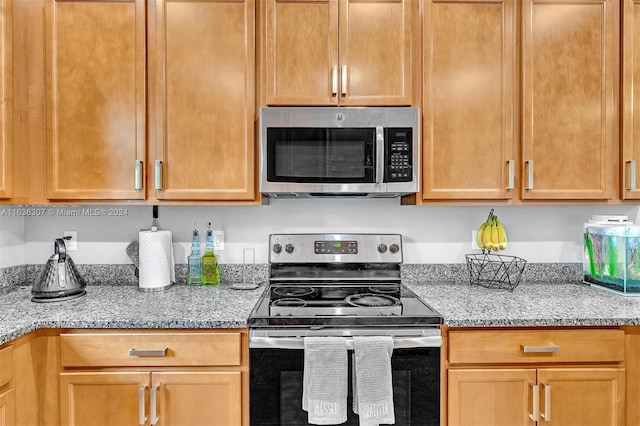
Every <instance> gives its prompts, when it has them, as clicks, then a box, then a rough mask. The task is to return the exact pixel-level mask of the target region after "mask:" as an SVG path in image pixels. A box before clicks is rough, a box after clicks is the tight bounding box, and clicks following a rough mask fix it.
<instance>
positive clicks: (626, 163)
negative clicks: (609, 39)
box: [621, 0, 640, 199]
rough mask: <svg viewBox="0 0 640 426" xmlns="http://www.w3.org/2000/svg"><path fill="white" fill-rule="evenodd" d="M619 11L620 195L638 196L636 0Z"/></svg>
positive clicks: (639, 16)
mask: <svg viewBox="0 0 640 426" xmlns="http://www.w3.org/2000/svg"><path fill="white" fill-rule="evenodd" d="M622 13H623V20H622V48H623V52H622V105H623V107H622V108H623V111H622V120H623V121H622V167H623V173H622V177H621V182H622V185H623V188H622V198H624V199H639V198H640V182H638V179H637V163H638V162H639V161H640V1H638V0H624V9H623V11H622Z"/></svg>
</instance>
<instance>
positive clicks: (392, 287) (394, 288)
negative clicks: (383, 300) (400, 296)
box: [368, 285, 400, 294]
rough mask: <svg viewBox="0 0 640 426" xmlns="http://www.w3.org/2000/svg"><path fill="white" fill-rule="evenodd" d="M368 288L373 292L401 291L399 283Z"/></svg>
mask: <svg viewBox="0 0 640 426" xmlns="http://www.w3.org/2000/svg"><path fill="white" fill-rule="evenodd" d="M368 290H369V291H370V292H372V293H387V294H391V293H397V292H398V291H400V288H399V286H397V285H375V286H371V287H369V288H368Z"/></svg>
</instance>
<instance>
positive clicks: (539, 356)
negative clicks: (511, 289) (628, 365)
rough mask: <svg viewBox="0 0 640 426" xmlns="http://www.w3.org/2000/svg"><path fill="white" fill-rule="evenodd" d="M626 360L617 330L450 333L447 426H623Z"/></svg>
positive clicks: (527, 330) (456, 330)
mask: <svg viewBox="0 0 640 426" xmlns="http://www.w3.org/2000/svg"><path fill="white" fill-rule="evenodd" d="M624 360H625V335H624V331H623V330H621V329H613V328H582V329H578V328H567V329H561V328H537V329H517V328H515V329H514V328H509V329H449V330H448V331H447V362H446V365H447V373H446V377H447V384H446V389H447V391H446V393H447V420H448V424H450V425H456V426H458V425H460V426H462V425H469V426H473V425H478V426H480V425H482V426H484V425H495V426H499V425H505V426H507V425H508V426H514V425H528V426H532V425H536V424H540V425H567V426H574V425H580V426H589V425H593V426H606V425H610V426H614V425H620V426H621V425H624V424H625V422H626V419H625V417H626V416H625V394H626V391H625V386H626V381H625V368H624V367H625V364H624Z"/></svg>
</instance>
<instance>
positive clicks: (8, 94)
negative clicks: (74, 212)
mask: <svg viewBox="0 0 640 426" xmlns="http://www.w3.org/2000/svg"><path fill="white" fill-rule="evenodd" d="M1 4H2V9H1V11H0V60H1V61H2V62H1V64H2V65H1V66H0V99H1V100H2V102H1V103H0V199H3V198H12V197H13V137H12V135H13V114H12V113H13V79H12V76H13V66H12V64H13V60H12V59H13V53H12V48H11V46H12V42H11V40H12V38H11V33H12V25H11V23H12V19H11V16H12V12H11V11H12V4H13V0H3V1H2V2H1Z"/></svg>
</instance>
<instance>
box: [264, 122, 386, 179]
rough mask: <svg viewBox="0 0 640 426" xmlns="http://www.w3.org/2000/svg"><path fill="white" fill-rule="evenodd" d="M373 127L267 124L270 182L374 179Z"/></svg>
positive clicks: (268, 177)
mask: <svg viewBox="0 0 640 426" xmlns="http://www.w3.org/2000/svg"><path fill="white" fill-rule="evenodd" d="M375 167H376V158H375V129H374V128H364V129H363V128H340V129H325V128H268V129H267V179H268V180H269V181H271V182H300V183H373V182H375Z"/></svg>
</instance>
